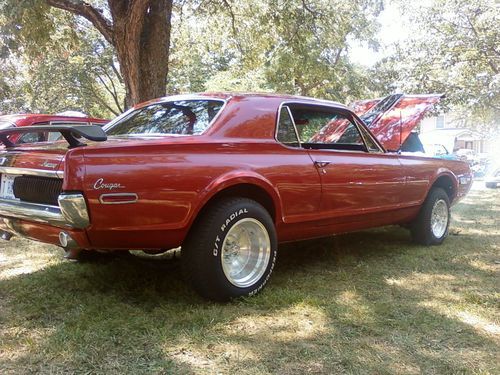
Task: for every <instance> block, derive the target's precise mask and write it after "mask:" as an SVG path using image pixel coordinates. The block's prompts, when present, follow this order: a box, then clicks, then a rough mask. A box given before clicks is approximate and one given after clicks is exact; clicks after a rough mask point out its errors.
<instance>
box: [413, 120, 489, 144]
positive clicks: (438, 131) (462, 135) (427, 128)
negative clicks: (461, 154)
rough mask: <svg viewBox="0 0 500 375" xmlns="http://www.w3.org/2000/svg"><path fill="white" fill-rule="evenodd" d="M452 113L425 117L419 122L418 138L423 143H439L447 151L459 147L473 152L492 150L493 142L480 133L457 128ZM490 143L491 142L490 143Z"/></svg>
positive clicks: (456, 122)
mask: <svg viewBox="0 0 500 375" xmlns="http://www.w3.org/2000/svg"><path fill="white" fill-rule="evenodd" d="M457 125H458V121H457V119H456V118H454V116H453V114H452V113H447V114H440V115H438V116H433V117H426V118H424V119H423V120H422V122H421V123H420V139H421V140H422V142H423V143H424V144H441V145H443V146H445V147H446V148H447V149H448V151H449V152H455V151H457V150H460V149H469V150H473V151H474V152H475V153H488V152H493V151H494V150H493V148H492V147H493V144H492V143H491V142H489V141H490V139H486V138H485V137H484V135H482V134H481V133H479V132H477V131H475V130H470V129H467V128H459V127H458V126H457ZM490 143H491V144H490Z"/></svg>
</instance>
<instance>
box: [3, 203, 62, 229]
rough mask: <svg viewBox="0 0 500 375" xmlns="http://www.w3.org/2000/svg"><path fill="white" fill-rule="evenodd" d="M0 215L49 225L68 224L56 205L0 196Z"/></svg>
mask: <svg viewBox="0 0 500 375" xmlns="http://www.w3.org/2000/svg"><path fill="white" fill-rule="evenodd" d="M0 216H6V217H13V218H16V219H24V220H29V221H36V222H40V223H44V224H51V225H68V222H67V221H66V219H65V218H64V217H63V215H62V213H61V210H60V208H59V207H56V206H48V205H44V204H37V203H26V202H21V201H17V200H11V199H1V198H0Z"/></svg>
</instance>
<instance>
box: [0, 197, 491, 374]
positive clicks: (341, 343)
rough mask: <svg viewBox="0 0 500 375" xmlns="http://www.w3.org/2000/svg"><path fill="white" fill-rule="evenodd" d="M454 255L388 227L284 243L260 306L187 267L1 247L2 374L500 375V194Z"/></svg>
mask: <svg viewBox="0 0 500 375" xmlns="http://www.w3.org/2000/svg"><path fill="white" fill-rule="evenodd" d="M453 217H454V221H453V224H452V229H451V232H452V234H451V235H450V237H449V238H448V239H447V240H446V241H445V243H444V244H443V245H442V246H438V247H428V248H426V247H421V246H417V245H414V244H411V243H410V241H409V235H408V233H407V232H406V231H405V230H404V229H402V228H399V227H389V228H383V229H377V230H371V231H364V232H361V233H353V234H347V235H342V236H337V237H332V238H329V239H324V240H317V241H309V242H302V243H297V244H292V245H286V246H282V247H281V248H280V253H279V260H278V264H277V267H276V269H275V272H274V275H273V277H272V279H271V282H270V283H269V285H268V286H267V288H266V289H265V290H264V291H263V293H261V294H259V295H258V296H256V297H253V298H249V299H245V300H241V301H237V302H233V303H230V304H215V303H210V302H207V301H204V300H202V299H201V298H199V297H198V296H197V295H196V294H194V293H193V292H192V291H191V290H190V289H189V288H188V287H187V286H186V285H185V284H184V282H183V281H182V278H181V272H180V265H179V262H178V261H175V260H171V261H161V262H151V261H145V260H141V259H137V258H129V257H111V256H101V257H98V258H97V259H94V260H93V261H91V262H85V263H71V262H68V261H64V260H63V259H62V250H60V249H58V248H56V247H53V246H47V245H41V244H36V243H32V242H29V241H25V240H20V239H13V240H12V241H11V242H1V243H0V373H2V374H9V373H15V374H18V373H40V372H42V373H61V372H67V373H82V374H91V373H107V374H109V373H133V374H141V373H144V374H145V373H158V374H171V373H174V374H190V373H236V372H238V373H241V374H262V373H279V374H303V373H325V374H331V373H347V374H399V373H401V374H411V373H425V374H462V373H463V374H469V373H470V374H494V373H499V372H500V368H499V365H498V362H499V361H498V358H499V342H500V322H499V320H500V314H499V304H498V302H499V270H500V256H499V247H500V220H499V218H500V191H493V190H473V191H471V193H470V194H469V196H468V198H467V199H466V200H465V201H463V202H462V203H460V204H459V205H457V206H456V207H454V209H453Z"/></svg>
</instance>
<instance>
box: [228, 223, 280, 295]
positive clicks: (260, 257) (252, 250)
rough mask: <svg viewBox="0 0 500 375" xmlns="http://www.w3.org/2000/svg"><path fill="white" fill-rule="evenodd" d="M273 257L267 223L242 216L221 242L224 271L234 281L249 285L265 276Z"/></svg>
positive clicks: (242, 285)
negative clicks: (265, 225)
mask: <svg viewBox="0 0 500 375" xmlns="http://www.w3.org/2000/svg"><path fill="white" fill-rule="evenodd" d="M270 256H271V241H270V239H269V234H268V233H267V230H266V228H265V227H264V225H262V223H261V222H259V221H258V220H255V219H252V218H246V219H242V220H240V221H238V222H236V223H235V224H234V225H233V226H232V227H231V229H229V231H228V233H227V235H226V238H225V239H224V242H223V244H222V254H221V262H222V270H223V271H224V275H225V276H226V278H227V279H228V281H229V282H230V283H231V284H233V285H235V286H237V287H239V288H246V287H249V286H251V285H253V284H255V283H257V282H258V281H259V280H260V278H261V277H262V275H264V273H265V271H266V268H267V266H268V264H269V259H270Z"/></svg>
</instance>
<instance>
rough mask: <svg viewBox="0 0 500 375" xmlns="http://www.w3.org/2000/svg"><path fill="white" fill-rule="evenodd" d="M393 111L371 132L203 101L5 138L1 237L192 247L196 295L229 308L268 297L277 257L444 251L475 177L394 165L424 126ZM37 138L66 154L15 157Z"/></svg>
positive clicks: (84, 247)
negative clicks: (350, 237) (410, 245)
mask: <svg viewBox="0 0 500 375" xmlns="http://www.w3.org/2000/svg"><path fill="white" fill-rule="evenodd" d="M418 102H419V101H418V100H417V101H414V104H415V103H417V104H416V105H417V106H418ZM398 103H400V105H401V103H402V102H401V98H399V99H398V100H393V101H392V103H389V102H385V103H382V104H383V105H379V106H378V107H372V108H374V109H373V111H372V113H371V114H369V115H370V116H368V115H367V116H365V117H366V118H367V121H369V123H370V125H369V127H367V126H366V125H365V124H364V122H363V120H361V119H360V117H358V115H356V113H355V112H354V111H353V110H351V109H350V108H348V107H346V106H344V105H342V104H338V103H334V102H330V101H325V100H317V99H312V98H305V97H296V96H286V95H273V94H235V93H203V94H195V95H181V96H170V97H165V98H161V99H157V100H154V101H150V102H147V103H143V104H141V105H138V106H136V107H134V108H132V109H130V110H129V111H127V112H125V113H124V114H122V115H120V116H119V117H117V118H115V119H114V120H112V121H111V122H110V123H108V124H107V125H105V126H104V127H102V128H101V127H99V126H78V125H56V126H54V127H53V128H52V129H48V126H28V127H17V128H15V127H12V128H8V129H4V130H0V142H2V143H3V144H4V148H3V149H1V150H0V176H1V188H0V230H1V234H2V237H3V238H4V239H10V237H11V236H14V235H16V236H21V237H25V238H30V239H33V240H36V241H42V242H46V243H50V244H55V245H58V246H61V247H62V248H64V249H65V250H67V251H70V252H72V253H73V254H76V253H78V252H79V251H96V250H99V251H110V252H111V251H127V250H144V251H147V252H148V253H161V252H164V251H167V250H168V249H172V248H176V247H179V246H181V247H182V256H181V261H182V264H183V267H184V270H185V274H186V275H187V280H188V282H189V283H191V285H192V286H193V287H194V288H195V289H196V290H197V291H198V292H199V293H200V294H201V295H203V296H204V297H206V298H209V299H213V300H218V301H224V300H229V299H232V298H235V297H240V296H249V295H253V294H255V293H257V292H259V291H260V290H261V289H262V288H263V287H264V286H265V285H266V283H267V282H268V280H269V278H270V275H271V273H272V271H273V268H274V265H275V262H276V259H277V252H278V244H279V243H283V242H288V241H297V240H304V239H310V238H316V237H322V236H329V235H332V234H336V233H343V232H350V231H356V230H361V229H365V228H372V227H378V226H384V225H391V224H401V225H404V226H406V227H408V228H409V229H410V233H411V237H412V238H413V240H414V241H416V242H418V243H420V244H423V245H438V244H440V243H441V242H442V241H443V240H444V239H445V238H446V237H447V235H448V227H449V223H450V207H451V206H452V205H453V204H455V203H456V202H458V201H459V200H460V199H461V198H462V197H463V196H464V195H465V194H466V193H467V192H468V190H469V188H470V186H471V181H472V179H471V172H470V169H469V167H468V165H467V164H466V163H463V162H461V161H453V160H442V159H432V158H427V157H420V156H411V155H403V154H400V153H398V152H389V151H387V150H388V149H389V150H397V149H398V147H399V145H400V144H401V142H404V135H405V134H407V133H409V130H407V128H406V127H405V125H404V123H405V121H410V120H411V119H407V118H405V116H406V115H408V116H409V117H410V118H413V119H415V118H416V117H417V115H415V112H412V111H411V110H410V104H411V103H410V101H404V103H405V105H404V109H405V110H398V109H397V105H398ZM375 105H376V104H375ZM391 111H392V113H396V114H397V116H396V115H394V116H391ZM388 115H389V116H388ZM368 117H369V118H368ZM396 117H397V120H396ZM387 118H391V119H392V120H391V121H390V122H389V121H387V122H384V121H385V120H384V119H387ZM390 124H392V126H391V125H390ZM370 129H372V130H373V131H371V130H370ZM401 130H402V134H401ZM40 132H55V133H57V134H59V135H62V137H63V139H62V140H59V141H54V142H39V143H29V144H19V143H16V142H13V141H12V137H13V136H20V135H21V136H22V135H24V134H33V133H35V134H37V133H40ZM282 256H286V254H282Z"/></svg>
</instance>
